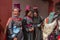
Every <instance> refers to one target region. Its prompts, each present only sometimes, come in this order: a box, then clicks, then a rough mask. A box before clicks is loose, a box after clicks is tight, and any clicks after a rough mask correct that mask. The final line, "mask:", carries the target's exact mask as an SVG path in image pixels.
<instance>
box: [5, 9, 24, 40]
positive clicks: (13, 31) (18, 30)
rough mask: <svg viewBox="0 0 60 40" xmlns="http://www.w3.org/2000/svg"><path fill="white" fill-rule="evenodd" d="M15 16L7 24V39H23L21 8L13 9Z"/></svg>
mask: <svg viewBox="0 0 60 40" xmlns="http://www.w3.org/2000/svg"><path fill="white" fill-rule="evenodd" d="M12 13H13V16H12V17H10V18H9V20H8V22H7V24H6V34H7V40H23V33H22V18H20V17H19V16H20V10H19V9H18V8H14V9H13V12H12Z"/></svg>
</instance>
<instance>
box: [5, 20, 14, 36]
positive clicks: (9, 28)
mask: <svg viewBox="0 0 60 40" xmlns="http://www.w3.org/2000/svg"><path fill="white" fill-rule="evenodd" d="M12 26H13V21H12V19H9V20H8V22H7V27H6V33H7V34H8V35H9V34H12Z"/></svg>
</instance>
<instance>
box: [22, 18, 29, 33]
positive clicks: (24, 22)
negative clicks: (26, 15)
mask: <svg viewBox="0 0 60 40" xmlns="http://www.w3.org/2000/svg"><path fill="white" fill-rule="evenodd" d="M22 27H23V30H25V31H27V32H28V31H29V28H28V27H27V21H26V20H25V19H23V20H22Z"/></svg>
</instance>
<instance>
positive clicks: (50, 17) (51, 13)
mask: <svg viewBox="0 0 60 40" xmlns="http://www.w3.org/2000/svg"><path fill="white" fill-rule="evenodd" d="M54 14H55V12H50V15H49V22H48V23H51V22H52V20H53V18H54Z"/></svg>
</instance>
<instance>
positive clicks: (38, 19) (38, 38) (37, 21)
mask: <svg viewBox="0 0 60 40" xmlns="http://www.w3.org/2000/svg"><path fill="white" fill-rule="evenodd" d="M42 20H43V19H42V18H41V17H40V16H38V17H34V18H33V23H34V27H35V30H34V31H35V40H43V37H42V29H41V27H40V23H41V22H42ZM38 25H39V26H38Z"/></svg>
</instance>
